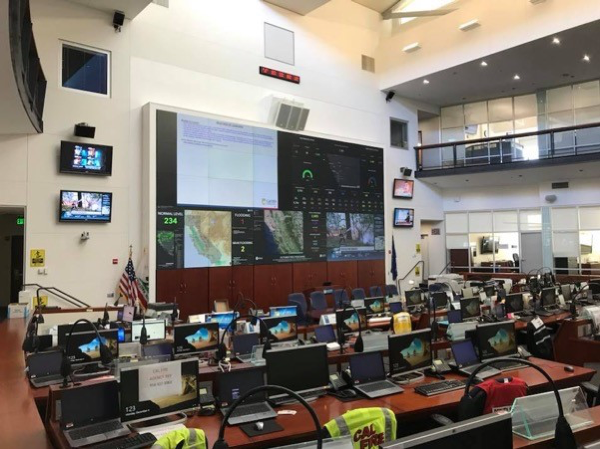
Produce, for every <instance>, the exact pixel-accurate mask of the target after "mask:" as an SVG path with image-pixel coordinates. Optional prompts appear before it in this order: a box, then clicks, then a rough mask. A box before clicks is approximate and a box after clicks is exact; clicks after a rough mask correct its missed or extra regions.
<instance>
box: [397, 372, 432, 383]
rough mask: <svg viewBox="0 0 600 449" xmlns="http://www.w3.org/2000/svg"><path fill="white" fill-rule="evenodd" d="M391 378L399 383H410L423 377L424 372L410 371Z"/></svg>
mask: <svg viewBox="0 0 600 449" xmlns="http://www.w3.org/2000/svg"><path fill="white" fill-rule="evenodd" d="M392 379H393V380H394V381H395V382H397V383H399V384H412V383H415V382H420V381H422V380H423V379H425V374H423V373H422V372H420V371H414V372H412V373H404V374H397V375H395V376H392Z"/></svg>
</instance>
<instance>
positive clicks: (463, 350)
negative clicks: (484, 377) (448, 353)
mask: <svg viewBox="0 0 600 449" xmlns="http://www.w3.org/2000/svg"><path fill="white" fill-rule="evenodd" d="M450 349H451V350H452V357H454V361H455V362H456V366H458V367H459V368H462V367H465V366H471V365H474V364H476V363H479V357H477V353H476V352H475V345H473V340H471V339H470V338H468V339H466V340H460V341H453V342H452V343H450Z"/></svg>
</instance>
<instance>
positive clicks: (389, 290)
mask: <svg viewBox="0 0 600 449" xmlns="http://www.w3.org/2000/svg"><path fill="white" fill-rule="evenodd" d="M385 294H386V295H387V296H396V295H398V287H396V286H395V285H394V284H388V285H386V286H385Z"/></svg>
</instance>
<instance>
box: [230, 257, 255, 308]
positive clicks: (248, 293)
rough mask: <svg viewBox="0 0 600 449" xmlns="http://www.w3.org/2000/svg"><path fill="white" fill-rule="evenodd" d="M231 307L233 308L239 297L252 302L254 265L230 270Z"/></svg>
mask: <svg viewBox="0 0 600 449" xmlns="http://www.w3.org/2000/svg"><path fill="white" fill-rule="evenodd" d="M231 293H232V300H233V303H231V306H232V307H233V306H234V305H235V303H236V302H237V301H238V298H239V297H240V293H241V294H242V295H244V298H250V299H252V300H254V265H240V266H236V267H233V269H232V270H231Z"/></svg>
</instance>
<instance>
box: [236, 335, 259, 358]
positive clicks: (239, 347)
mask: <svg viewBox="0 0 600 449" xmlns="http://www.w3.org/2000/svg"><path fill="white" fill-rule="evenodd" d="M258 344H259V342H258V334H255V333H252V334H239V335H234V336H233V353H234V354H235V355H240V354H252V348H254V346H258Z"/></svg>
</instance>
